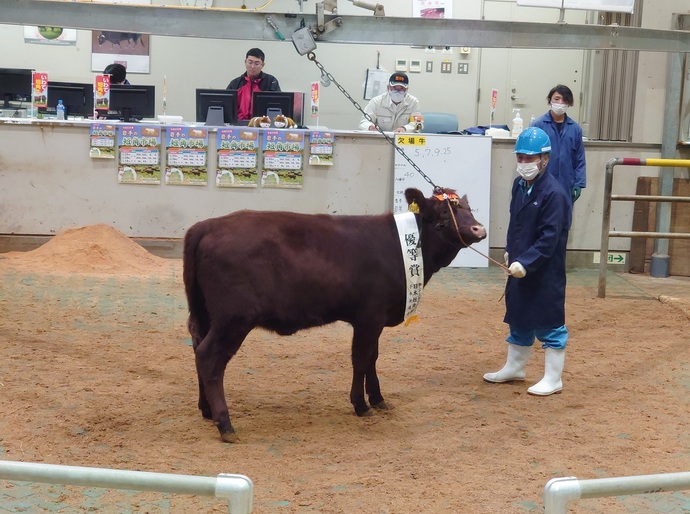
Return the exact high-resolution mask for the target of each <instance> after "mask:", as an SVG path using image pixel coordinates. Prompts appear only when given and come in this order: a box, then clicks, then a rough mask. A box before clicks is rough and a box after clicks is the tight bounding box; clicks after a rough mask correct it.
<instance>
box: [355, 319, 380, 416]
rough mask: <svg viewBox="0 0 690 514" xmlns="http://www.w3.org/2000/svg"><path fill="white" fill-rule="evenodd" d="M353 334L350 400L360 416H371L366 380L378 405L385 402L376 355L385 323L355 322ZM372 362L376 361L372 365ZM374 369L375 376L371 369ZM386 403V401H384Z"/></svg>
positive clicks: (368, 388)
mask: <svg viewBox="0 0 690 514" xmlns="http://www.w3.org/2000/svg"><path fill="white" fill-rule="evenodd" d="M353 327H354V334H353V336H352V388H351V389H350V401H351V402H352V405H353V407H354V408H355V413H357V415H358V416H371V410H370V409H369V406H368V405H367V402H366V400H365V399H364V381H365V378H366V380H367V394H368V395H369V398H370V400H372V403H374V401H375V403H374V405H375V406H376V404H380V403H381V402H383V396H381V389H380V386H379V381H378V377H377V376H376V366H375V363H376V357H378V343H379V336H380V335H381V332H382V331H383V325H375V326H372V325H371V323H366V324H356V325H355V324H353ZM372 363H374V365H373V367H372ZM372 369H373V376H370V371H371V370H372ZM384 403H385V402H384Z"/></svg>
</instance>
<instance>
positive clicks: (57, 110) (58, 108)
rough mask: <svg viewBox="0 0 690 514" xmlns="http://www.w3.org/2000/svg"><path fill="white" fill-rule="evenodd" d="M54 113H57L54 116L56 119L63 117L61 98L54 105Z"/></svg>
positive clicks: (63, 110)
mask: <svg viewBox="0 0 690 514" xmlns="http://www.w3.org/2000/svg"><path fill="white" fill-rule="evenodd" d="M55 113H56V114H57V116H56V117H57V119H58V120H64V119H65V104H63V103H62V100H58V103H57V105H56V106H55Z"/></svg>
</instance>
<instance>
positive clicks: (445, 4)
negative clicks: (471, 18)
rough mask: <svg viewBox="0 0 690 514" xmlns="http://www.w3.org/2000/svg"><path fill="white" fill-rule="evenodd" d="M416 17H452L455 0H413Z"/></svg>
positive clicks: (413, 12) (413, 11)
mask: <svg viewBox="0 0 690 514" xmlns="http://www.w3.org/2000/svg"><path fill="white" fill-rule="evenodd" d="M412 17H414V18H452V17H453V0H413V2H412Z"/></svg>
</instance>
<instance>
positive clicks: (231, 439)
mask: <svg viewBox="0 0 690 514" xmlns="http://www.w3.org/2000/svg"><path fill="white" fill-rule="evenodd" d="M220 438H221V439H222V440H223V442H224V443H236V442H238V441H239V440H240V439H239V437H237V434H236V433H235V432H225V433H224V434H220Z"/></svg>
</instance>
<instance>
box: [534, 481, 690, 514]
mask: <svg viewBox="0 0 690 514" xmlns="http://www.w3.org/2000/svg"><path fill="white" fill-rule="evenodd" d="M687 489H690V473H687V472H683V473H661V474H658V475H637V476H629V477H612V478H595V479H591V480H578V479H577V478H575V477H562V478H552V479H551V480H549V481H548V482H547V483H546V485H545V486H544V514H566V513H567V512H568V504H569V503H571V502H574V501H577V500H583V499H588V498H604V497H607V496H622V495H628V494H650V493H663V492H670V491H683V490H687Z"/></svg>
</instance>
